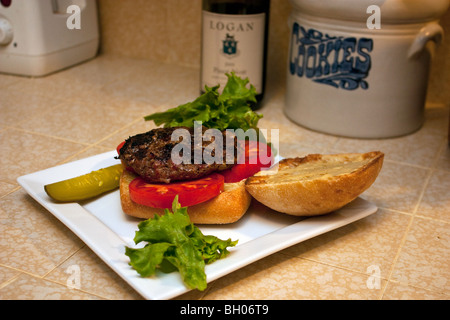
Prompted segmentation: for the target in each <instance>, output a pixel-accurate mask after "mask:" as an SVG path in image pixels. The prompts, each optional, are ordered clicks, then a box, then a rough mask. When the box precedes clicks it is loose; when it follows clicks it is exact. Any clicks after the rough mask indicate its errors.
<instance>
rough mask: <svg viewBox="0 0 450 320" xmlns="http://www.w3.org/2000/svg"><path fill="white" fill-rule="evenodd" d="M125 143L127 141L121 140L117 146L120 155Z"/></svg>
mask: <svg viewBox="0 0 450 320" xmlns="http://www.w3.org/2000/svg"><path fill="white" fill-rule="evenodd" d="M124 144H125V141H123V142H121V143H120V144H119V145H118V146H117V148H116V151H117V154H118V155H120V149H122V147H123V145H124Z"/></svg>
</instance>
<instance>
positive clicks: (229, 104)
mask: <svg viewBox="0 0 450 320" xmlns="http://www.w3.org/2000/svg"><path fill="white" fill-rule="evenodd" d="M227 77H228V82H227V84H226V85H225V87H224V89H223V91H222V94H219V86H215V87H212V88H210V87H208V86H205V93H204V94H202V95H201V96H200V97H198V98H197V99H195V100H194V101H192V102H188V103H186V104H182V105H180V106H178V107H176V108H172V109H169V110H167V111H164V112H158V113H154V114H151V115H148V116H146V117H144V119H145V120H146V121H154V123H155V124H156V125H157V126H160V125H164V127H178V126H185V127H193V126H194V122H195V121H201V122H202V125H203V126H205V127H207V128H215V129H219V130H225V129H242V130H244V131H246V130H248V129H257V128H258V121H259V120H260V119H261V118H262V115H261V114H258V113H256V112H254V111H253V110H252V109H251V106H252V105H253V104H255V103H256V102H257V101H256V89H255V87H254V86H253V85H251V84H250V86H249V87H248V86H247V85H248V84H249V80H248V79H241V78H240V77H238V76H236V75H235V74H234V73H233V72H232V73H230V74H227Z"/></svg>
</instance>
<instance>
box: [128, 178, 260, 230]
mask: <svg viewBox="0 0 450 320" xmlns="http://www.w3.org/2000/svg"><path fill="white" fill-rule="evenodd" d="M135 177H136V176H135V175H134V174H133V173H132V172H130V171H128V170H124V171H123V173H122V175H121V177H120V202H121V204H122V210H123V212H125V213H126V214H127V215H130V216H132V217H136V218H142V219H150V218H153V216H154V215H155V214H157V215H163V214H164V209H159V208H152V207H147V206H144V205H141V204H138V203H136V202H134V201H132V200H131V198H130V192H129V184H130V182H131V181H133V179H134V178H135ZM251 199H252V198H251V196H250V194H249V193H248V192H247V191H246V190H245V184H244V181H241V182H238V183H226V184H225V187H224V191H223V192H222V193H221V194H220V195H218V196H217V197H215V198H213V199H211V200H209V201H206V202H203V203H200V204H197V205H195V206H192V207H188V209H187V212H188V214H189V218H190V220H191V222H192V223H194V224H229V223H233V222H236V221H238V220H239V219H240V218H241V217H242V216H243V215H244V214H245V213H246V212H247V210H248V208H249V206H250V203H251Z"/></svg>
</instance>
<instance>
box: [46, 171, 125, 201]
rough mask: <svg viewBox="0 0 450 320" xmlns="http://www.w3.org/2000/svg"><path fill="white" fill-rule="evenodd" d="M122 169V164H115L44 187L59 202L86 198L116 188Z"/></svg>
mask: <svg viewBox="0 0 450 320" xmlns="http://www.w3.org/2000/svg"><path fill="white" fill-rule="evenodd" d="M122 171H123V168H122V165H121V164H117V165H114V166H111V167H107V168H103V169H100V170H96V171H92V172H91V173H88V174H85V175H82V176H79V177H75V178H71V179H67V180H63V181H59V182H55V183H52V184H48V185H45V186H44V189H45V192H47V194H48V195H49V196H50V197H51V198H52V199H54V200H56V201H59V202H76V201H82V200H87V199H90V198H94V197H96V196H99V195H101V194H103V193H106V192H109V191H112V190H114V189H116V188H118V187H119V180H120V175H121V173H122Z"/></svg>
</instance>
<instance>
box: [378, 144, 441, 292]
mask: <svg viewBox="0 0 450 320" xmlns="http://www.w3.org/2000/svg"><path fill="white" fill-rule="evenodd" d="M439 155H440V152H437V154H436V155H435V158H434V159H433V164H435V163H436V159H437V158H438V157H439ZM428 170H429V172H428V174H427V177H426V179H425V182H424V184H423V186H422V189H421V191H420V195H419V198H418V200H417V203H416V205H415V206H414V209H413V211H412V214H411V218H410V220H409V222H408V225H407V227H406V230H405V232H404V235H403V237H402V240H401V241H400V246H399V247H398V249H397V253H396V255H395V257H394V259H393V261H392V266H391V269H390V271H389V274H388V277H387V280H388V283H389V282H390V281H391V278H392V276H393V274H394V270H395V267H396V265H397V262H398V259H399V258H400V253H401V251H402V249H403V246H404V245H405V243H406V239H407V238H408V234H409V232H410V230H411V227H412V224H413V221H414V219H415V218H416V217H418V216H417V211H418V209H419V207H420V204H421V202H422V199H423V196H424V195H425V191H426V189H427V187H428V185H429V182H430V180H431V176H432V175H433V173H434V172H435V171H436V169H435V168H434V166H433V167H431V168H428ZM394 282H395V281H394ZM387 286H388V284H386V286H385V287H384V289H383V290H382V292H381V295H380V299H382V298H383V296H384V294H385V293H386V289H387Z"/></svg>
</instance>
